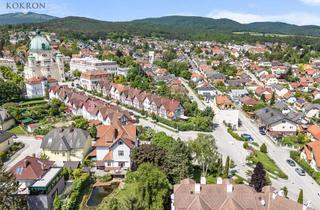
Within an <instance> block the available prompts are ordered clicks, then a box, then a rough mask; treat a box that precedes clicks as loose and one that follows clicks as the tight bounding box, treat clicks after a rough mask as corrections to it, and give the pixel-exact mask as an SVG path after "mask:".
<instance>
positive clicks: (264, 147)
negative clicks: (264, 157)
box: [260, 143, 268, 153]
mask: <svg viewBox="0 0 320 210" xmlns="http://www.w3.org/2000/svg"><path fill="white" fill-rule="evenodd" d="M260 152H263V153H268V150H267V145H266V144H265V143H263V144H262V145H261V147H260Z"/></svg>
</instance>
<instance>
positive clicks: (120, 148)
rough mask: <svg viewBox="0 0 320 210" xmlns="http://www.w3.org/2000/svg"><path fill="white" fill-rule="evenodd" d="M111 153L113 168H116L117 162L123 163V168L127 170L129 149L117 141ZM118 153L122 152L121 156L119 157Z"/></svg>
mask: <svg viewBox="0 0 320 210" xmlns="http://www.w3.org/2000/svg"><path fill="white" fill-rule="evenodd" d="M120 142H121V143H120ZM112 151H113V153H112V154H113V161H114V162H115V165H114V167H118V164H117V163H119V162H125V167H127V168H129V167H130V165H131V163H130V151H131V150H130V148H129V147H128V146H127V145H126V144H124V143H123V142H122V141H119V142H118V143H117V144H116V145H114V146H113V148H112ZM119 151H123V156H119Z"/></svg>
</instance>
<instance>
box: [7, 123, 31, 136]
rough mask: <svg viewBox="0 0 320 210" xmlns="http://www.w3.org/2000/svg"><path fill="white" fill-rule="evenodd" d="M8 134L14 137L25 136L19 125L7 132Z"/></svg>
mask: <svg viewBox="0 0 320 210" xmlns="http://www.w3.org/2000/svg"><path fill="white" fill-rule="evenodd" d="M9 132H10V133H13V134H16V135H25V134H27V132H26V131H25V130H24V129H23V128H22V127H21V126H20V125H18V126H16V127H14V128H12V129H11V130H9Z"/></svg>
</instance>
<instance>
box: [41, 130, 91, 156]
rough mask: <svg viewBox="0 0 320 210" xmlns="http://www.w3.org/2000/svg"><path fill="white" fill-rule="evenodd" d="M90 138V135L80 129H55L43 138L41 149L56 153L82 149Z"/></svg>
mask: <svg viewBox="0 0 320 210" xmlns="http://www.w3.org/2000/svg"><path fill="white" fill-rule="evenodd" d="M89 138H90V137H89V133H88V132H87V131H85V130H82V129H79V128H54V129H52V130H51V131H50V132H49V133H48V134H47V135H45V137H44V138H43V140H42V143H41V148H42V149H49V150H54V151H59V150H60V151H70V150H72V149H81V148H83V147H84V146H85V144H86V143H87V141H88V139H89Z"/></svg>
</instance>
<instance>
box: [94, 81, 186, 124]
mask: <svg viewBox="0 0 320 210" xmlns="http://www.w3.org/2000/svg"><path fill="white" fill-rule="evenodd" d="M96 90H97V91H98V92H100V93H101V94H103V95H104V96H107V97H111V98H112V99H114V100H116V101H119V102H120V103H122V104H125V105H128V106H132V107H134V108H136V109H139V110H144V111H146V112H149V113H154V114H156V115H159V116H160V117H163V118H166V119H173V120H175V119H178V118H181V117H182V116H183V115H184V109H183V107H182V105H181V103H180V102H179V101H177V100H172V99H168V98H165V97H161V96H158V95H156V94H153V93H150V92H146V91H142V90H139V89H136V88H131V87H128V86H124V85H122V84H115V83H112V82H110V81H108V80H105V81H101V82H100V83H99V84H98V85H97V87H96Z"/></svg>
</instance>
